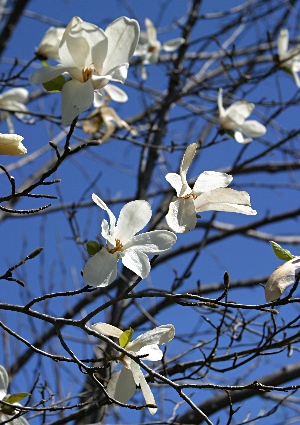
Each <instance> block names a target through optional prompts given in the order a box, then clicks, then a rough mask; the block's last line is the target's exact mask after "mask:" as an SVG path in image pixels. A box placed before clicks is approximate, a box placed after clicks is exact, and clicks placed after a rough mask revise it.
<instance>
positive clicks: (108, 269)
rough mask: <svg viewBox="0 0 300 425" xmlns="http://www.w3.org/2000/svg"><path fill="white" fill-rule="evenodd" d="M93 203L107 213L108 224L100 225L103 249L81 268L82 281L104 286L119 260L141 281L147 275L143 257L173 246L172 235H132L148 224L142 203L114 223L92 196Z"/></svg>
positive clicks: (128, 207)
mask: <svg viewBox="0 0 300 425" xmlns="http://www.w3.org/2000/svg"><path fill="white" fill-rule="evenodd" d="M92 199H93V201H94V202H95V203H96V204H97V205H98V206H99V207H100V208H102V209H103V210H105V211H107V213H108V215H109V219H110V224H108V222H107V221H106V220H103V221H102V226H101V227H102V236H103V238H104V239H106V248H105V247H103V248H102V249H101V250H100V251H99V252H97V254H95V255H94V256H93V257H92V258H91V259H90V260H89V261H88V262H87V263H86V265H85V267H84V269H83V278H84V280H85V281H86V283H87V284H88V285H91V286H106V285H109V284H110V283H112V282H113V281H114V280H115V278H116V276H117V263H118V260H119V258H121V259H122V263H123V265H124V266H125V267H127V268H128V269H130V270H132V271H133V272H134V273H136V274H137V275H138V276H140V277H141V278H142V279H144V278H145V277H147V276H148V274H149V272H150V262H149V259H148V257H147V255H146V254H154V255H155V254H160V253H161V252H164V251H167V250H168V249H170V248H171V247H172V246H173V245H174V243H175V242H176V236H175V235H174V233H172V232H169V231H168V230H154V231H152V232H146V233H142V234H140V235H136V233H137V232H139V231H140V230H141V229H143V228H144V227H145V226H146V224H147V223H148V222H149V221H150V218H151V215H152V211H151V207H150V204H149V203H148V202H146V201H132V202H128V204H126V205H124V207H123V208H122V209H121V211H120V215H119V219H118V222H117V223H116V217H115V216H114V215H113V213H112V212H111V210H110V209H109V208H108V207H107V205H106V204H105V203H104V202H103V201H102V200H101V199H100V198H98V196H97V195H95V194H94V193H93V195H92Z"/></svg>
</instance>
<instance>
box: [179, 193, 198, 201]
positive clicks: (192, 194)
mask: <svg viewBox="0 0 300 425" xmlns="http://www.w3.org/2000/svg"><path fill="white" fill-rule="evenodd" d="M190 197H192V198H193V199H194V200H195V199H196V198H198V195H196V193H193V192H191V193H189V194H188V195H185V196H178V198H180V199H189V198H190Z"/></svg>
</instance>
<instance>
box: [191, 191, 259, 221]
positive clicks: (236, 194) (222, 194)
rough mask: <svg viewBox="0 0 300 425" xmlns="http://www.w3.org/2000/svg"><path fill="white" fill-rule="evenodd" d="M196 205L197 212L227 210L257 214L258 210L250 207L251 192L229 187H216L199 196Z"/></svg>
mask: <svg viewBox="0 0 300 425" xmlns="http://www.w3.org/2000/svg"><path fill="white" fill-rule="evenodd" d="M195 207H196V211H197V212H201V211H226V212H236V213H241V214H246V215H256V211H255V210H253V209H252V208H250V197H249V194H248V193H247V192H244V191H237V190H233V189H229V188H225V189H214V190H212V191H211V192H206V193H204V194H202V195H200V196H198V198H197V199H196V200H195Z"/></svg>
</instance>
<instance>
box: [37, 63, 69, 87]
mask: <svg viewBox="0 0 300 425" xmlns="http://www.w3.org/2000/svg"><path fill="white" fill-rule="evenodd" d="M70 70H72V68H71V67H70V66H64V65H60V64H59V65H56V66H44V67H43V68H40V69H37V70H36V71H35V72H34V73H33V74H32V75H31V77H30V78H29V80H30V82H31V84H43V83H47V81H51V80H53V78H56V77H58V76H59V75H62V74H63V73H64V72H69V71H70Z"/></svg>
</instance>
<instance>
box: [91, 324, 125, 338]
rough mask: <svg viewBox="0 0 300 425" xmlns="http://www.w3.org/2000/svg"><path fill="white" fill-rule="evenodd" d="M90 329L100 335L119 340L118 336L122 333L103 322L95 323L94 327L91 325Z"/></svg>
mask: <svg viewBox="0 0 300 425" xmlns="http://www.w3.org/2000/svg"><path fill="white" fill-rule="evenodd" d="M91 328H92V329H93V330H94V331H96V332H98V333H99V334H101V335H106V336H113V337H115V338H119V336H120V335H121V334H122V333H123V331H121V329H119V328H116V327H115V326H112V325H109V324H108V323H103V322H99V323H96V324H95V325H92V326H91Z"/></svg>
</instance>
